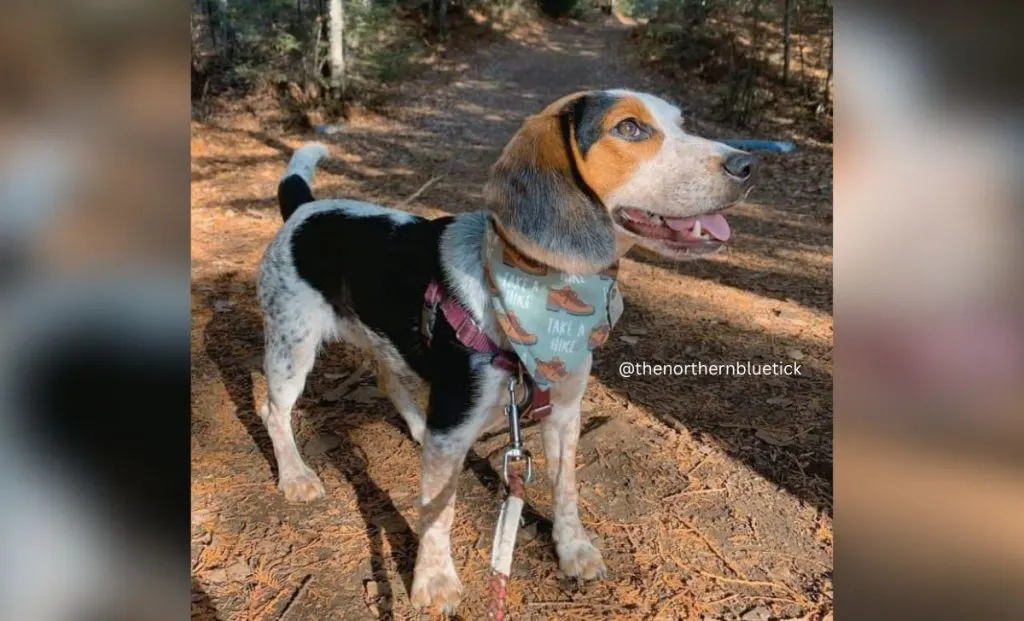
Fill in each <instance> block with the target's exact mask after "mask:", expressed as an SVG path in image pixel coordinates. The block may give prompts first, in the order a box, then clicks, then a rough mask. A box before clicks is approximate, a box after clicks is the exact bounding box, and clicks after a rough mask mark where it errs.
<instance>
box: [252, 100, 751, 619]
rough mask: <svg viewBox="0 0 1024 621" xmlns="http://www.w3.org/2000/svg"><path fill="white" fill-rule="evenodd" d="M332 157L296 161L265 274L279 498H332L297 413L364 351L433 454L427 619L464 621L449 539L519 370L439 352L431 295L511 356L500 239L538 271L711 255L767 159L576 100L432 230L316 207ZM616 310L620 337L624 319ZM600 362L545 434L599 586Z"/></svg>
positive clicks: (304, 155) (422, 596)
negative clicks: (299, 439) (483, 440)
mask: <svg viewBox="0 0 1024 621" xmlns="http://www.w3.org/2000/svg"><path fill="white" fill-rule="evenodd" d="M327 155H328V151H327V148H326V147H325V146H323V145H321V144H316V143H311V144H306V145H304V146H302V147H300V148H299V149H297V150H296V151H295V152H294V154H293V155H292V158H291V160H290V162H289V164H288V168H287V170H286V171H285V173H284V175H283V177H282V178H281V181H280V184H279V186H278V201H279V204H280V208H281V215H282V217H283V218H284V225H283V226H282V228H281V229H280V231H279V232H278V233H277V235H276V236H275V237H274V238H273V240H272V241H271V242H270V245H269V246H268V248H267V250H266V253H265V255H264V257H263V259H262V262H261V264H260V270H259V283H258V285H259V286H258V289H259V303H260V308H261V311H262V314H263V321H264V328H265V344H266V352H265V361H264V371H265V374H266V379H267V388H268V397H267V402H266V404H265V405H263V406H262V407H261V411H260V415H261V417H262V418H263V420H264V422H265V424H266V426H267V430H268V432H269V435H270V438H271V440H272V441H273V446H274V454H275V457H276V460H277V465H278V472H279V483H278V487H279V489H280V490H281V492H283V493H284V496H285V497H286V498H287V499H288V500H289V501H311V500H314V499H317V498H319V497H321V496H323V495H324V487H323V484H322V483H321V481H320V479H319V478H318V476H317V474H316V473H315V472H314V471H313V470H312V469H311V468H310V467H309V466H308V465H306V463H305V462H304V461H303V459H302V457H301V455H300V454H299V451H298V449H297V447H296V444H295V439H294V436H293V432H292V426H291V413H292V407H293V406H294V404H295V401H296V399H297V398H298V397H299V394H300V393H301V392H302V390H303V387H304V385H305V381H306V376H307V374H308V373H309V371H310V369H312V367H313V362H314V358H315V356H316V354H317V351H318V349H319V348H320V347H321V345H322V344H324V343H327V342H331V341H337V340H341V341H344V342H346V343H349V344H352V345H355V346H357V347H359V348H362V349H363V350H365V351H366V352H367V353H368V354H369V357H370V358H371V359H373V360H375V361H376V364H377V380H378V384H379V386H380V387H381V390H382V391H383V392H384V393H386V394H387V395H388V397H389V398H390V400H391V401H392V403H393V404H394V406H395V407H396V409H397V410H398V412H399V413H400V414H401V416H402V417H403V418H404V419H405V422H406V424H407V425H408V428H409V432H410V434H411V436H412V438H413V439H414V440H415V441H417V442H418V443H419V444H420V445H421V464H420V467H421V472H420V487H421V489H420V494H421V495H420V517H419V536H420V542H419V549H418V551H417V557H416V565H415V571H414V578H413V584H412V591H411V593H410V596H411V601H412V604H413V606H414V607H416V608H421V609H422V608H425V607H428V606H433V607H439V608H441V609H442V610H443V611H444V612H446V613H448V614H453V613H454V611H455V609H456V607H457V605H458V603H459V601H460V598H461V594H462V585H461V583H460V581H459V577H458V576H457V575H456V571H455V566H454V564H453V562H452V556H451V549H450V539H449V531H450V529H451V526H452V520H453V517H454V511H455V508H454V507H455V492H456V490H455V487H456V481H457V478H458V474H459V472H460V471H461V469H462V465H463V460H464V458H465V456H466V454H467V452H468V451H469V449H470V447H471V445H472V444H473V442H474V441H475V440H476V439H477V437H478V436H479V435H480V434H481V432H482V431H483V430H484V429H485V428H486V427H487V426H489V425H490V424H492V423H493V422H495V421H498V422H500V421H501V420H503V419H504V413H503V407H504V406H505V404H506V403H507V400H508V398H507V396H506V392H505V388H506V384H507V382H508V378H509V376H510V373H511V371H509V370H508V369H504V368H499V367H498V366H495V365H493V364H488V358H487V357H486V356H485V355H484V354H482V353H481V352H479V351H475V350H474V349H472V348H470V347H467V346H466V345H465V344H464V342H463V341H462V340H460V335H459V334H456V331H455V329H453V327H452V326H451V325H450V324H449V323H448V322H446V321H443V320H438V321H435V322H434V325H433V329H432V332H431V334H430V338H429V340H428V339H425V338H424V334H423V329H422V328H423V321H424V320H423V309H424V290H425V289H426V288H427V287H428V285H429V284H430V283H431V282H439V283H442V286H443V288H444V290H445V292H446V295H449V296H450V297H451V298H453V299H454V300H455V301H456V302H457V303H458V305H459V306H460V307H461V308H463V309H465V311H466V312H467V313H468V315H469V316H470V317H471V318H472V320H473V322H475V324H476V326H477V327H478V328H479V330H480V331H481V332H482V333H483V334H485V335H486V336H487V337H488V338H489V339H490V340H491V341H492V342H493V343H495V344H497V345H498V346H499V347H502V348H506V349H507V347H508V340H507V337H506V335H505V334H504V332H503V330H502V327H501V326H499V325H498V323H497V320H496V318H495V312H494V309H493V308H492V305H491V297H490V295H489V293H490V292H489V291H488V286H487V285H488V283H487V282H485V274H484V263H483V259H482V252H483V250H484V248H483V244H484V238H485V232H486V231H487V228H488V227H489V226H493V227H494V229H495V230H496V231H497V232H499V233H500V235H501V237H502V238H503V239H504V240H506V241H507V243H508V244H509V245H510V246H511V247H513V248H514V249H515V250H516V251H518V253H519V254H520V255H522V256H524V257H527V258H528V259H529V261H530V265H540V266H545V268H550V269H552V270H558V271H560V272H564V273H566V274H579V275H588V274H597V273H599V272H602V270H607V269H608V268H609V266H611V265H614V264H617V261H618V258H619V257H621V256H622V255H623V254H625V253H626V252H627V251H628V250H629V249H630V248H632V247H634V246H640V247H643V248H646V249H648V250H651V251H653V252H656V253H658V254H660V255H662V256H664V257H668V258H671V259H688V258H695V257H700V256H704V255H707V254H709V253H711V252H714V251H716V250H718V249H719V248H721V247H722V245H723V244H724V243H725V242H726V241H727V240H728V238H729V236H730V230H729V226H728V224H727V222H726V220H725V218H724V217H723V216H722V215H720V214H719V213H718V212H719V211H721V210H723V209H726V208H728V207H730V206H733V205H735V204H737V203H738V202H740V201H742V200H743V199H744V198H745V197H746V195H747V193H748V192H749V190H750V189H751V187H752V178H753V175H752V173H753V169H754V160H753V158H752V156H751V155H750V154H748V153H746V152H743V151H739V150H736V149H733V148H730V147H727V146H725V145H723V144H720V143H717V142H713V141H711V140H707V139H703V138H699V137H697V136H693V135H690V134H688V133H687V132H686V130H685V129H684V127H683V120H682V116H681V113H680V111H679V109H678V108H677V107H676V106H674V105H672V104H670V103H668V102H666V101H664V100H663V99H660V98H658V97H655V96H653V95H650V94H645V93H639V92H633V91H626V90H606V91H586V92H579V93H574V94H571V95H567V96H565V97H563V98H561V99H559V100H558V101H556V102H554V103H552V104H550V105H549V106H547V107H546V108H545V109H544V110H543V111H541V112H540V113H539V114H536V115H534V116H530V117H528V118H526V120H525V121H524V123H523V125H522V126H521V128H520V129H519V130H518V131H517V132H516V133H515V135H514V136H513V137H512V139H511V141H510V142H509V143H508V144H507V146H505V148H504V150H503V151H502V153H501V155H500V157H499V158H498V160H497V162H496V163H495V164H494V165H493V167H492V168H491V172H490V178H489V180H488V182H487V184H486V186H485V188H484V196H485V205H484V207H485V208H484V209H483V210H481V211H478V212H473V213H464V214H460V215H456V216H450V217H441V218H437V219H433V220H428V219H425V218H421V217H418V216H415V215H411V214H409V213H405V212H403V211H398V210H394V209H388V208H385V207H381V206H379V205H375V204H371V203H366V202H361V201H356V200H347V199H337V200H316V199H315V198H314V196H313V192H312V190H311V186H312V180H313V173H314V170H315V168H316V166H317V163H318V162H319V160H321V159H322V158H324V157H326V156H327ZM609 312H610V313H611V314H612V315H613V317H612V323H614V320H616V319H617V318H618V316H619V315H621V313H622V306H621V304H619V305H617V306H616V307H614V308H611V309H610V310H609ZM605 336H606V335H605ZM602 340H603V339H602ZM592 344H593V343H592ZM591 356H592V355H591V354H589V352H588V353H587V358H586V359H585V361H584V362H583V363H581V364H579V365H578V366H577V367H576V368H574V369H571V370H570V371H568V372H567V373H566V374H563V375H561V376H560V377H559V380H558V381H557V382H556V383H555V384H553V385H552V386H551V388H550V405H551V414H550V416H548V417H547V418H546V419H545V420H544V421H543V423H542V436H543V448H544V452H545V455H546V456H547V472H548V476H549V478H550V480H551V482H552V483H553V485H554V507H553V513H554V516H553V523H554V531H553V539H554V543H555V547H556V551H557V554H558V559H559V565H560V567H561V569H562V571H564V572H565V574H567V575H568V576H570V577H576V578H578V579H581V580H590V579H595V578H599V577H602V576H603V575H604V574H605V566H604V562H603V560H602V557H601V553H600V551H598V549H597V548H596V547H595V546H594V545H593V543H592V542H591V540H590V537H589V536H588V534H587V532H586V531H585V530H584V528H583V525H582V523H581V522H580V518H579V510H578V507H577V489H576V477H575V461H576V459H575V458H576V445H577V442H578V439H579V432H580V402H581V399H582V397H583V393H584V390H585V389H586V386H587V380H588V378H589V373H590V366H591V359H592V358H591ZM424 393H426V396H425V397H422V395H423V394H424ZM424 405H425V407H424Z"/></svg>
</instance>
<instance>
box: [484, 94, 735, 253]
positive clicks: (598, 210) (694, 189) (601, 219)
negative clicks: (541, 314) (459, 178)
mask: <svg viewBox="0 0 1024 621" xmlns="http://www.w3.org/2000/svg"><path fill="white" fill-rule="evenodd" d="M623 123H625V125H620V124H623ZM631 126H633V127H639V128H640V129H641V130H642V131H641V132H640V133H639V134H636V133H631V132H628V131H627V132H625V133H624V132H623V131H622V129H623V127H625V128H626V129H627V130H629V129H632V127H631ZM734 153H737V151H735V150H734V149H730V148H729V147H726V146H725V145H722V144H720V143H716V142H713V141H710V140H705V139H702V138H699V137H696V136H692V135H689V134H687V133H686V132H684V131H683V129H682V122H681V115H680V112H679V110H678V109H677V108H676V107H675V106H672V105H671V104H669V103H668V102H666V101H664V100H662V99H659V98H657V97H654V96H652V95H647V94H644V93H634V92H631V91H588V92H581V93H574V94H572V95H567V96H565V97H562V98H561V99H559V100H558V101H556V102H554V103H552V104H550V105H549V106H547V107H546V108H545V109H544V110H543V111H542V112H540V113H539V114H537V115H535V116H531V117H528V118H527V119H526V121H525V122H524V123H523V126H522V127H521V128H520V129H519V131H518V132H516V134H515V136H513V138H512V140H511V141H510V142H509V144H508V145H507V146H506V147H505V150H504V151H503V152H502V154H501V157H500V158H499V159H498V161H497V163H496V164H495V165H494V167H493V168H492V171H491V179H490V180H489V182H488V185H487V189H486V196H487V200H488V206H489V207H490V209H491V212H492V214H493V216H494V219H495V221H496V222H497V223H498V225H499V227H500V229H501V231H502V233H503V234H504V235H505V236H506V237H507V239H508V240H509V241H510V242H511V243H512V244H514V245H516V246H517V247H518V248H519V249H520V250H521V251H522V252H523V253H524V254H526V255H528V256H530V257H532V258H533V259H535V260H537V261H540V262H542V263H545V264H547V265H550V266H552V267H555V268H556V269H559V270H562V271H566V272H570V273H595V272H597V271H599V270H601V269H602V268H604V267H606V266H607V265H609V264H611V263H612V262H614V261H615V260H617V259H618V257H619V256H621V255H622V254H623V253H624V252H626V251H627V250H628V249H629V247H631V246H632V245H634V244H640V245H642V246H644V247H646V248H648V249H651V250H654V251H655V252H658V253H659V254H662V255H665V256H669V257H673V258H682V255H683V254H685V253H682V252H677V251H676V250H674V249H673V248H672V247H670V246H669V245H666V244H663V243H660V242H658V241H657V240H652V239H647V238H644V237H641V236H639V235H637V234H635V233H633V232H632V231H629V230H627V229H625V228H624V227H623V226H621V225H620V223H618V222H617V221H616V212H617V210H619V209H622V208H634V209H641V210H644V211H646V212H648V213H652V214H656V215H660V216H664V217H670V218H686V217H691V216H697V215H700V214H704V213H708V212H711V211H717V210H719V209H722V208H725V207H727V206H729V205H730V204H732V203H735V202H736V201H738V200H739V199H740V198H741V197H742V196H743V194H744V192H745V191H746V190H747V189H748V188H749V186H748V184H746V183H745V182H740V181H737V179H735V178H732V177H730V176H729V175H727V174H725V173H724V172H723V163H724V161H725V158H726V157H727V156H729V155H730V154H734Z"/></svg>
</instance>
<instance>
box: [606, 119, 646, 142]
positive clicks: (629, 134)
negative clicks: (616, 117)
mask: <svg viewBox="0 0 1024 621" xmlns="http://www.w3.org/2000/svg"><path fill="white" fill-rule="evenodd" d="M612 131H613V132H615V134H617V135H618V136H621V137H622V138H625V139H626V140H642V139H644V138H646V137H647V132H646V131H645V130H644V128H642V127H640V122H639V121H637V120H636V119H626V120H625V121H619V124H618V125H616V126H615V128H614V129H612Z"/></svg>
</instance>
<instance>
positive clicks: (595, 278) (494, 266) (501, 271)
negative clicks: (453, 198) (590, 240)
mask: <svg viewBox="0 0 1024 621" xmlns="http://www.w3.org/2000/svg"><path fill="white" fill-rule="evenodd" d="M483 265H484V278H485V280H486V282H487V289H488V292H489V293H490V296H491V302H492V306H493V308H494V313H495V317H496V319H497V322H498V325H500V326H501V330H502V332H504V334H505V337H506V339H507V340H508V342H509V344H510V345H511V346H512V348H513V349H514V350H515V352H516V354H517V355H518V356H519V359H520V361H521V363H522V365H523V367H524V368H525V370H526V372H527V373H528V374H529V375H530V376H531V377H532V378H533V380H534V382H536V384H537V386H538V387H540V388H541V389H542V390H545V389H547V388H549V387H550V385H551V384H553V383H555V382H558V381H559V380H561V379H563V378H565V377H566V376H567V375H569V373H571V372H572V371H573V370H574V369H576V368H577V367H578V366H579V365H580V364H582V363H583V361H584V360H586V358H587V356H588V355H590V352H591V351H593V350H594V349H596V348H598V347H600V346H601V345H603V344H604V343H605V341H607V340H608V335H609V334H610V333H611V329H612V326H613V325H614V324H615V321H614V319H613V318H612V316H611V313H610V312H609V310H610V308H611V306H612V301H613V300H614V299H615V298H616V297H618V296H619V288H618V286H617V285H616V277H617V275H618V263H614V264H612V265H611V266H609V267H608V268H606V269H604V270H602V271H601V272H598V273H597V274H590V275H580V274H569V273H566V272H562V271H559V270H556V269H554V268H553V267H551V266H549V265H544V264H542V263H538V262H536V261H534V260H532V259H530V258H528V257H526V256H524V255H523V254H522V253H521V252H519V251H518V250H516V249H515V248H514V247H513V246H512V245H511V244H509V243H507V242H506V241H505V239H504V238H503V237H502V236H501V235H500V234H499V233H498V232H497V231H496V230H495V227H494V225H493V223H491V224H490V226H488V227H487V232H486V237H485V240H484V249H483Z"/></svg>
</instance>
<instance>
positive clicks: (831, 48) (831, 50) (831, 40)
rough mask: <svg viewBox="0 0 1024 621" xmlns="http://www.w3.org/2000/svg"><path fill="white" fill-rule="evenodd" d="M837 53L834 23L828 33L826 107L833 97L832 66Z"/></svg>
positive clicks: (824, 95) (824, 94)
mask: <svg viewBox="0 0 1024 621" xmlns="http://www.w3.org/2000/svg"><path fill="white" fill-rule="evenodd" d="M835 54H836V29H835V25H834V24H833V26H832V30H831V32H830V33H829V35H828V75H827V76H825V92H824V93H823V99H824V100H825V101H824V103H825V107H826V108H827V107H828V106H829V102H830V101H831V99H832V68H833V64H834V63H835Z"/></svg>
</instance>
